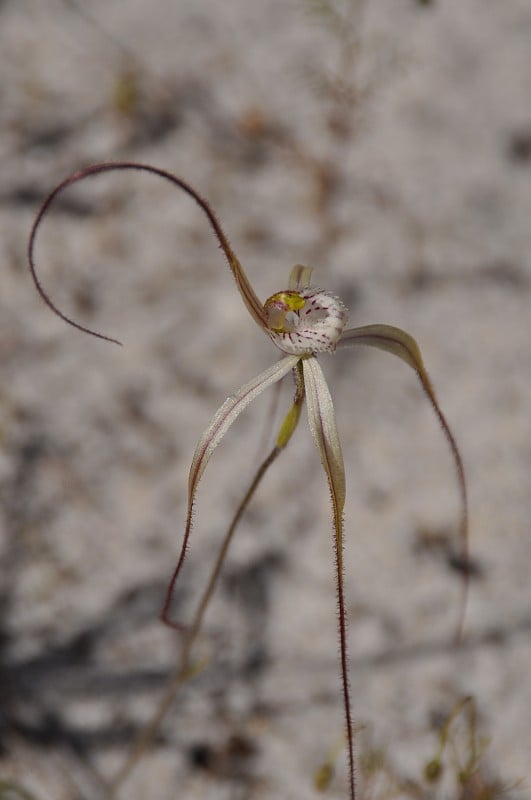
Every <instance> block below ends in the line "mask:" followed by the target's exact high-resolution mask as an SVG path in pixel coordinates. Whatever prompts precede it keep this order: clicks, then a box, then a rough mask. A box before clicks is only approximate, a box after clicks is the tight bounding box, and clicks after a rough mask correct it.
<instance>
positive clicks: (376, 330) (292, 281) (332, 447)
mask: <svg viewBox="0 0 531 800" xmlns="http://www.w3.org/2000/svg"><path fill="white" fill-rule="evenodd" d="M111 170H139V171H144V172H148V173H151V174H155V175H157V176H159V177H162V178H164V179H165V180H167V181H169V182H170V183H172V184H174V185H175V186H177V187H179V188H180V189H182V190H183V191H184V192H186V193H187V194H188V195H190V196H191V197H192V198H193V199H194V200H195V202H196V203H197V204H198V205H199V206H200V208H201V209H202V210H203V212H204V213H205V214H206V217H207V219H208V221H209V223H210V225H211V227H212V229H213V231H214V233H215V235H216V237H217V239H218V242H219V244H220V245H221V248H222V250H223V252H224V254H225V256H226V258H227V261H228V264H229V267H230V269H231V271H232V274H233V277H234V279H235V281H236V285H237V287H238V290H239V292H240V294H241V296H242V299H243V301H244V304H245V306H246V308H247V310H248V311H249V313H250V315H251V317H252V318H253V320H254V321H255V322H256V323H257V325H259V326H260V328H261V329H262V330H263V331H264V333H265V334H267V336H269V338H270V339H271V341H272V342H273V344H274V345H275V346H276V347H277V349H278V350H279V351H280V353H281V357H280V359H279V360H277V361H276V362H275V363H274V364H273V365H272V366H270V367H268V368H267V369H266V370H264V371H263V372H261V373H260V374H259V375H258V376H257V377H255V378H253V379H252V380H250V381H249V382H248V383H246V384H245V385H244V386H242V387H241V388H240V389H238V390H237V391H236V392H235V393H234V394H231V395H230V397H228V398H227V400H225V402H224V403H223V404H222V406H221V407H220V408H219V409H218V411H217V412H216V414H215V415H214V417H213V418H212V420H211V422H210V424H209V425H208V427H207V428H206V430H205V431H204V432H203V434H202V435H201V437H200V439H199V442H198V444H197V447H196V450H195V453H194V456H193V459H192V465H191V468H190V474H189V481H188V510H187V515H186V523H185V529H184V535H183V538H182V544H181V548H180V555H179V558H178V561H177V566H176V567H175V570H174V573H173V575H172V578H171V581H170V584H169V587H168V590H167V593H166V598H165V602H164V606H163V610H162V618H163V619H164V621H165V622H167V623H169V624H175V623H172V622H171V620H170V606H171V599H172V594H173V590H174V586H175V583H176V581H177V578H178V576H179V573H180V571H181V568H182V566H183V562H184V559H185V555H186V552H187V549H188V544H189V538H190V533H191V528H192V511H193V507H194V502H195V497H196V492H197V488H198V485H199V482H200V480H201V477H202V475H203V473H204V471H205V468H206V466H207V464H208V462H209V459H210V457H211V456H212V453H213V452H214V450H215V449H216V447H217V446H218V445H219V444H220V442H221V440H222V439H223V437H224V435H225V434H226V433H227V431H228V430H229V428H230V427H231V425H232V424H233V422H235V420H236V419H237V418H238V417H239V415H240V414H241V413H242V411H244V410H245V408H246V407H247V406H248V405H249V403H251V402H252V401H253V400H254V399H255V398H256V397H258V396H259V395H260V394H262V392H264V391H265V390H266V389H267V388H268V387H270V386H273V384H276V383H278V382H279V381H281V380H282V379H283V378H284V377H286V376H287V375H288V373H291V374H292V376H293V378H294V382H295V396H294V399H293V403H292V406H291V408H290V409H289V411H288V413H287V415H286V417H285V419H284V421H283V423H282V425H281V427H280V430H279V432H278V435H277V440H276V444H275V446H274V448H273V450H272V452H271V453H269V455H268V456H267V458H266V459H265V460H264V462H263V463H262V464H261V466H260V467H259V469H258V471H257V473H256V475H255V477H254V479H253V481H252V482H251V484H250V486H249V488H248V490H247V492H246V494H245V496H244V498H243V500H242V502H241V503H240V506H239V507H238V509H237V512H236V514H235V516H234V519H233V520H232V523H231V525H230V527H229V530H228V531H227V534H226V536H225V539H224V541H223V544H222V547H221V550H220V553H219V556H218V559H217V561H216V564H215V567H214V570H213V572H212V575H211V578H210V581H209V583H208V586H207V589H206V591H205V593H204V594H203V597H202V600H201V602H200V604H199V608H198V611H197V613H196V615H195V617H194V620H193V622H192V624H191V625H190V626H189V627H187V628H184V629H183V636H184V642H183V654H182V657H181V663H180V665H179V670H178V672H177V673H176V676H175V678H174V680H173V681H172V684H171V685H170V687H169V688H168V690H167V692H166V694H165V696H164V698H163V700H162V702H161V704H160V705H159V707H158V709H157V712H156V714H155V715H154V717H153V719H152V721H151V724H150V726H149V727H148V729H147V730H146V732H145V734H144V736H143V739H142V741H141V742H140V743H139V744H138V746H137V748H136V749H135V752H134V753H133V754H132V755H131V757H130V758H129V760H128V763H127V764H126V765H125V767H124V769H122V771H121V773H120V775H119V776H118V777H117V779H116V780H115V781H114V783H113V786H114V788H115V789H116V788H118V786H119V785H120V784H121V781H123V779H124V778H125V776H126V774H127V773H128V772H129V771H130V769H131V768H132V765H133V764H134V762H135V761H136V760H137V759H138V757H139V754H140V752H141V751H142V749H143V748H145V745H146V742H147V741H148V739H149V738H150V737H151V736H152V735H153V732H154V731H155V729H156V727H157V726H158V724H159V723H160V721H161V719H162V717H163V716H164V714H165V713H166V711H167V709H168V707H169V705H170V702H171V701H172V699H173V697H174V696H175V693H176V691H177V689H178V687H179V685H180V684H181V683H182V682H183V681H184V680H186V679H187V678H188V677H189V676H190V673H191V671H193V670H192V663H191V660H190V659H191V650H192V646H193V644H194V642H195V640H196V638H197V635H198V633H199V630H200V628H201V624H202V621H203V617H204V613H205V610H206V607H207V605H208V603H209V601H210V598H211V596H212V593H213V590H214V587H215V584H216V582H217V579H218V576H219V573H220V569H221V566H222V564H223V561H224V558H225V555H226V552H227V549H228V546H229V543H230V541H231V538H232V535H233V533H234V530H235V528H236V526H237V524H238V522H239V520H240V518H241V516H242V514H243V512H244V510H245V508H246V507H247V505H248V503H249V501H250V499H251V497H252V496H253V494H254V492H255V490H256V488H257V486H258V484H259V483H260V481H261V479H262V477H263V475H264V474H265V472H266V470H267V469H268V468H269V466H270V465H271V464H272V463H273V461H274V460H275V459H276V457H277V456H278V455H279V453H280V452H281V451H282V450H283V449H284V448H285V447H286V445H287V444H288V442H289V441H290V439H291V437H292V435H293V433H294V431H295V429H296V427H297V425H298V422H299V418H300V413H301V409H302V407H303V405H304V401H306V407H307V414H308V423H309V426H310V431H311V434H312V436H313V439H314V441H315V444H316V447H317V450H318V452H319V456H320V459H321V462H322V465H323V468H324V471H325V473H326V478H327V481H328V486H329V489H330V496H331V500H332V511H333V514H332V524H333V528H334V542H335V563H336V590H337V596H338V607H339V614H338V627H339V631H338V634H339V642H340V662H341V663H340V671H341V686H342V695H343V703H344V710H345V727H346V742H347V752H348V763H349V771H348V774H349V797H350V799H351V800H354V798H355V780H354V772H355V770H354V732H353V723H352V712H351V697H350V688H349V680H348V657H347V618H346V609H345V591H344V568H343V539H344V520H343V509H344V505H345V494H346V481H345V468H344V464H343V455H342V452H341V443H340V439H339V434H338V430H337V426H336V418H335V413H334V405H333V402H332V397H331V395H330V391H329V388H328V386H327V383H326V381H325V378H324V375H323V372H322V369H321V366H320V363H319V358H320V357H321V355H325V354H333V353H334V352H335V351H336V350H337V349H338V348H344V347H351V346H355V345H368V346H371V347H375V348H377V349H379V350H384V351H386V352H387V353H390V354H391V355H394V356H397V357H398V358H400V359H401V360H402V361H404V362H405V363H406V364H407V365H408V366H409V367H411V368H412V369H413V370H414V372H415V373H416V375H417V377H418V379H419V380H420V383H421V386H422V388H423V390H424V392H425V393H426V395H427V397H428V399H429V401H430V402H431V405H432V406H433V409H434V411H435V414H436V415H437V417H438V419H439V422H440V424H441V426H442V429H443V432H444V434H445V436H446V439H447V441H448V443H449V446H450V449H451V452H452V455H453V459H454V462H455V468H456V475H457V479H458V484H459V490H460V497H461V520H460V527H459V535H460V542H461V552H462V559H463V564H464V565H466V564H467V563H468V532H467V528H468V523H467V496H466V486H465V479H464V471H463V464H462V460H461V457H460V454H459V451H458V448H457V445H456V442H455V439H454V437H453V434H452V433H451V431H450V428H449V426H448V423H447V422H446V419H445V417H444V415H443V413H442V411H441V409H440V406H439V404H438V402H437V399H436V396H435V393H434V390H433V387H432V384H431V382H430V380H429V378H428V375H427V372H426V369H425V367H424V364H423V361H422V357H421V354H420V350H419V348H418V346H417V344H416V342H415V340H414V339H413V338H412V337H411V336H410V335H409V334H407V333H405V332H404V331H403V330H400V329H399V328H395V327H392V326H390V325H382V324H376V325H366V326H363V327H358V328H346V324H347V319H348V314H347V309H346V308H345V306H344V305H343V303H342V302H341V300H339V299H338V298H337V297H335V296H334V295H333V294H332V293H331V292H329V291H327V290H324V289H320V288H317V286H315V285H313V283H312V281H311V273H312V270H311V269H310V268H309V267H303V266H300V265H298V266H295V267H294V268H293V269H292V270H291V273H290V276H289V279H288V283H287V286H286V288H285V289H282V290H281V291H278V292H276V293H275V294H273V295H271V297H269V299H267V300H266V302H265V303H263V304H262V303H261V302H260V300H259V299H258V297H257V296H256V294H255V292H254V290H253V288H252V286H251V284H250V283H249V281H248V279H247V276H246V274H245V272H244V270H243V268H242V266H241V264H240V262H239V261H238V259H237V258H236V256H235V254H234V252H233V250H232V248H231V246H230V244H229V242H228V239H227V237H226V236H225V233H224V232H223V230H222V228H221V226H220V224H219V222H218V220H217V218H216V216H215V214H214V212H213V211H212V209H211V208H210V205H209V204H208V203H207V201H206V200H204V199H203V198H202V197H201V196H200V195H199V194H198V193H197V192H196V191H195V189H193V188H192V187H191V186H189V185H188V184H187V183H186V182H184V181H183V180H181V179H180V178H178V177H176V176H175V175H173V174H171V173H169V172H166V171H164V170H161V169H158V168H156V167H152V166H149V165H144V164H135V163H126V162H118V163H109V164H97V165H95V166H91V167H88V168H86V169H83V170H81V171H79V172H77V173H75V174H73V175H71V176H70V177H68V178H67V179H66V180H64V181H63V182H62V183H60V184H59V185H58V186H57V187H56V188H55V189H54V190H53V191H52V192H51V194H50V195H49V196H48V197H47V199H46V200H45V201H44V203H43V205H42V207H41V209H40V211H39V213H38V215H37V218H36V220H35V222H34V224H33V228H32V231H31V236H30V240H29V264H30V269H31V274H32V276H33V280H34V282H35V285H36V287H37V289H38V291H39V293H40V294H41V296H42V298H43V299H44V300H45V302H46V303H47V304H48V306H50V307H51V308H52V310H53V311H54V312H55V313H56V314H58V315H59V316H60V317H61V318H62V319H63V320H65V321H66V322H68V323H69V324H70V325H73V326H74V327H76V328H78V329H79V330H81V331H84V332H85V333H89V334H91V335H93V336H97V337H99V338H102V339H106V340H109V341H113V342H116V343H118V344H119V342H117V340H115V339H112V338H111V337H108V336H104V335H102V334H100V333H97V332H96V331H93V330H91V329H89V328H86V327H84V326H83V325H80V324H79V323H78V322H75V321H74V320H73V319H71V318H70V317H68V316H66V315H65V314H64V313H63V312H62V311H61V310H60V309H59V308H58V307H57V306H56V305H55V304H54V303H53V301H52V300H51V299H50V297H49V295H48V294H47V292H46V291H45V290H44V288H43V287H42V284H41V282H40V280H39V278H38V276H37V273H36V270H35V263H34V248H35V242H36V236H37V232H38V229H39V227H40V224H41V222H42V220H43V217H44V215H45V214H46V212H47V211H48V209H49V207H50V205H51V203H52V202H53V200H54V198H55V197H56V196H57V195H58V194H59V192H61V191H62V190H63V189H65V188H66V187H67V186H69V185H71V184H73V183H75V182H77V181H79V180H83V179H84V178H87V177H89V176H94V175H98V174H100V173H102V172H109V171H111ZM463 571H464V593H465V597H466V588H467V570H466V569H464V570H463ZM464 607H465V598H463V601H462V604H461V607H460V617H459V624H458V629H457V630H458V634H457V635H458V637H459V635H460V633H461V629H462V622H463V613H464ZM175 626H176V627H177V625H176V624H175Z"/></svg>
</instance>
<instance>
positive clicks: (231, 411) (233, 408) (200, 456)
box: [161, 356, 299, 625]
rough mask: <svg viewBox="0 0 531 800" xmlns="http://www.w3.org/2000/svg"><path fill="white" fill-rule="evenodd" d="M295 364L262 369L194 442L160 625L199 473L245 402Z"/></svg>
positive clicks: (181, 559) (189, 522) (166, 616)
mask: <svg viewBox="0 0 531 800" xmlns="http://www.w3.org/2000/svg"><path fill="white" fill-rule="evenodd" d="M298 361H299V358H298V357H297V356H286V357H285V358H283V359H281V360H280V361H277V362H276V364H273V366H272V367H269V369H266V370H265V372H262V373H261V374H260V375H258V376H257V377H256V378H253V380H252V381H249V383H246V384H245V385H244V386H242V387H241V388H240V389H239V390H238V391H237V392H236V393H235V394H232V395H231V396H230V397H228V398H227V400H225V402H224V403H223V405H222V406H221V408H220V409H219V410H218V411H217V412H216V414H215V415H214V418H213V419H212V421H211V422H210V425H209V426H208V428H207V429H206V430H205V432H204V433H203V435H202V436H201V438H200V440H199V442H198V445H197V447H196V450H195V453H194V457H193V460H192V466H191V467H190V475H189V478H188V511H187V515H186V527H185V531H184V538H183V543H182V546H181V552H180V555H179V560H178V562H177V566H176V568H175V570H174V573H173V575H172V578H171V581H170V584H169V586H168V590H167V593H166V598H165V601H164V606H163V609H162V614H161V616H162V619H163V620H164V622H166V623H168V624H170V625H171V622H170V619H169V610H170V604H171V598H172V595H173V589H174V586H175V582H176V580H177V578H178V576H179V573H180V571H181V568H182V565H183V562H184V558H185V555H186V550H187V547H188V540H189V538H190V531H191V528H192V514H193V507H194V501H195V495H196V492H197V486H198V484H199V481H200V480H201V476H202V475H203V472H204V471H205V468H206V465H207V464H208V462H209V460H210V457H211V455H212V453H213V452H214V450H215V449H216V447H217V446H218V444H219V443H220V442H221V440H222V438H223V437H224V436H225V434H226V433H227V431H228V429H229V428H230V426H231V425H232V423H233V422H235V420H236V419H237V418H238V417H239V415H240V414H241V413H242V411H244V409H245V408H247V406H248V405H249V403H251V402H252V401H253V400H254V399H255V398H256V397H258V396H259V395H260V394H261V393H262V392H263V391H265V389H267V388H268V386H271V385H272V384H274V383H276V382H277V381H279V380H281V379H282V378H283V377H284V376H285V375H287V373H288V372H289V371H290V370H292V369H293V368H294V367H295V366H296V365H297V362H298Z"/></svg>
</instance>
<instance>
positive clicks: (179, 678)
mask: <svg viewBox="0 0 531 800" xmlns="http://www.w3.org/2000/svg"><path fill="white" fill-rule="evenodd" d="M294 372H295V397H294V399H293V403H292V405H291V407H290V409H289V411H288V413H287V414H286V416H285V418H284V421H283V422H282V425H281V426H280V430H279V432H278V436H277V441H276V444H275V446H274V447H273V449H272V450H271V451H270V453H269V454H268V455H267V456H266V458H265V459H264V460H263V461H262V463H261V464H260V466H259V467H258V469H257V470H256V472H255V474H254V476H253V478H252V480H251V482H250V484H249V486H248V487H247V491H246V492H245V494H244V496H243V498H242V500H241V502H240V504H239V506H238V508H237V509H236V512H235V514H234V516H233V518H232V521H231V523H230V525H229V527H228V528H227V531H226V533H225V536H224V537H223V541H222V543H221V546H220V548H219V551H218V555H217V558H216V560H215V562H214V566H213V568H212V571H211V573H210V577H209V580H208V582H207V584H206V587H205V589H204V591H203V594H202V596H201V600H200V601H199V604H198V606H197V609H196V612H195V614H194V617H193V619H192V622H191V624H190V626H189V627H186V628H185V627H184V626H183V627H182V630H183V634H184V640H183V646H182V650H181V656H180V663H179V666H178V668H177V671H176V672H175V673H174V675H173V677H172V679H171V681H170V683H169V684H168V686H167V687H166V690H165V692H164V694H163V696H162V697H161V699H160V701H159V703H158V705H157V707H156V709H155V712H154V714H153V716H152V717H151V719H150V720H149V722H148V723H147V725H146V727H145V728H143V729H142V731H141V733H140V736H139V738H138V739H137V740H136V742H135V743H134V745H133V748H132V749H131V751H130V753H129V755H128V757H127V759H126V760H125V761H124V763H123V764H122V766H121V768H120V770H119V771H118V772H117V773H116V775H115V776H114V778H113V780H112V781H111V782H110V784H109V785H108V789H109V792H108V800H114V797H115V795H116V792H117V791H118V790H119V789H120V788H121V787H122V785H123V783H124V782H125V781H126V780H127V778H128V777H129V776H130V774H131V772H132V771H133V769H134V768H135V766H136V765H137V763H138V762H139V760H140V759H141V757H142V755H143V753H145V751H146V749H147V748H148V747H149V745H150V743H151V742H152V741H153V738H154V737H155V735H156V733H157V731H158V730H159V728H160V725H161V723H162V721H163V719H164V717H165V716H166V714H167V713H168V711H169V709H170V707H171V705H172V703H173V701H174V700H175V697H176V695H177V693H178V692H179V689H180V688H181V686H182V685H183V684H184V683H185V682H186V681H187V680H189V679H190V678H191V677H193V674H194V667H193V663H192V661H191V657H192V651H193V648H194V645H195V643H196V641H197V638H198V636H199V634H200V632H201V630H202V629H203V621H204V617H205V613H206V611H207V609H208V606H209V604H210V601H211V599H212V596H213V594H214V591H215V589H216V585H217V583H218V580H219V576H220V573H221V569H222V567H223V565H224V563H225V559H226V556H227V553H228V550H229V547H230V545H231V543H232V540H233V537H234V534H235V532H236V528H237V527H238V525H239V523H240V521H241V518H242V517H243V515H244V513H245V511H246V510H247V508H248V506H249V503H250V502H251V500H252V499H253V497H254V495H255V493H256V490H257V489H258V487H259V486H260V483H261V482H262V479H263V478H264V476H265V474H266V473H267V471H268V470H269V468H270V467H271V465H272V464H273V463H274V462H275V461H276V459H277V458H278V456H279V455H280V453H281V452H282V451H283V449H284V448H285V447H286V445H287V444H288V442H289V441H290V439H291V437H292V436H293V434H294V433H295V429H296V428H297V424H298V421H299V417H300V412H301V407H302V404H303V403H304V381H303V377H302V368H301V366H300V362H299V363H298V364H297V365H296V367H295V368H294ZM170 596H171V595H170ZM172 625H173V623H172ZM175 627H180V626H175Z"/></svg>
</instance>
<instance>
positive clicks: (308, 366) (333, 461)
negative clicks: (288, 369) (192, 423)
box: [302, 356, 345, 545]
mask: <svg viewBox="0 0 531 800" xmlns="http://www.w3.org/2000/svg"><path fill="white" fill-rule="evenodd" d="M302 368H303V371H304V385H305V388H306V401H307V404H308V422H309V424H310V430H311V432H312V435H313V438H314V440H315V444H316V445H317V448H318V450H319V453H320V455H321V461H322V463H323V467H324V469H325V472H326V476H327V478H328V483H329V486H330V494H331V496H332V503H333V506H334V517H335V527H336V537H337V540H338V545H342V541H341V540H342V529H343V521H342V520H343V508H344V506H345V467H344V464H343V454H342V452H341V443H340V441H339V435H338V432H337V426H336V416H335V412H334V404H333V402H332V397H331V395H330V391H329V389H328V385H327V383H326V380H325V377H324V375H323V371H322V369H321V367H320V366H319V362H318V361H317V359H316V358H314V357H313V356H312V357H310V358H305V359H303V362H302Z"/></svg>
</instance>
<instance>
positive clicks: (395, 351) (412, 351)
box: [338, 325, 470, 641]
mask: <svg viewBox="0 0 531 800" xmlns="http://www.w3.org/2000/svg"><path fill="white" fill-rule="evenodd" d="M358 344H361V345H370V346H371V347H377V348H378V349H379V350H385V351H386V352H387V353H391V354H392V355H395V356H398V358H401V359H402V361H405V362H406V364H409V366H410V367H412V369H414V370H415V372H416V373H417V375H418V377H419V379H420V382H421V384H422V388H423V389H424V392H425V393H426V395H427V396H428V399H429V400H430V403H431V405H432V406H433V409H434V411H435V414H436V415H437V418H438V420H439V422H440V424H441V427H442V429H443V432H444V435H445V437H446V439H447V441H448V444H449V446H450V450H451V452H452V456H453V459H454V464H455V471H456V475H457V481H458V484H459V494H460V497H461V519H460V523H459V537H460V542H461V560H462V570H463V598H462V601H461V608H460V612H459V620H458V624H457V629H456V641H459V640H460V639H461V636H462V632H463V625H464V615H465V610H466V602H467V597H468V584H469V572H470V570H469V546H468V495H467V488H466V480H465V470H464V466H463V459H462V458H461V453H460V452H459V448H458V446H457V442H456V440H455V437H454V435H453V433H452V431H451V429H450V426H449V425H448V422H447V421H446V417H445V416H444V414H443V412H442V410H441V407H440V405H439V401H438V400H437V397H436V395H435V391H434V389H433V386H432V383H431V381H430V379H429V376H428V373H427V371H426V368H425V366H424V362H423V360H422V355H421V352H420V349H419V346H418V344H417V343H416V341H415V340H414V339H413V337H412V336H410V335H409V334H408V333H406V332H405V331H403V330H402V329H401V328H395V327H394V326H392V325H365V326H363V327H360V328H351V329H350V330H347V331H344V333H343V335H342V336H341V339H340V341H339V343H338V348H340V347H349V346H353V345H358Z"/></svg>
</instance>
